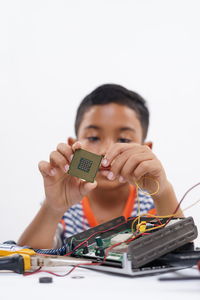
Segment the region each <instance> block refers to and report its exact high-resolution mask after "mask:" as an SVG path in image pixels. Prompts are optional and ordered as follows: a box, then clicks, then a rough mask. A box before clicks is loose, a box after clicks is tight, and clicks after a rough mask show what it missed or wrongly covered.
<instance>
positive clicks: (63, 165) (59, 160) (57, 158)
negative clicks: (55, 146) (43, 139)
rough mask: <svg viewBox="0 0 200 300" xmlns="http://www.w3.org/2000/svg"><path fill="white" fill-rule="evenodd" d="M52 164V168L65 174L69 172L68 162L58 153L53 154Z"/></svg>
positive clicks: (51, 156) (51, 155)
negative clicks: (58, 169) (56, 168)
mask: <svg viewBox="0 0 200 300" xmlns="http://www.w3.org/2000/svg"><path fill="white" fill-rule="evenodd" d="M50 164H51V166H52V167H58V168H60V169H61V170H62V171H63V172H67V171H68V169H69V162H68V160H67V159H66V158H65V157H64V156H63V155H62V154H61V153H60V152H58V151H53V152H51V154H50Z"/></svg>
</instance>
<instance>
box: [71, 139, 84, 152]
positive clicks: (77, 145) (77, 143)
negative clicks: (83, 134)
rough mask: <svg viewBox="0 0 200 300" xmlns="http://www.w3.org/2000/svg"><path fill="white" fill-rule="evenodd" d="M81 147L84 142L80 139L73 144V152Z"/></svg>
mask: <svg viewBox="0 0 200 300" xmlns="http://www.w3.org/2000/svg"><path fill="white" fill-rule="evenodd" d="M81 148H82V144H81V142H79V141H77V142H75V143H74V144H73V145H72V150H73V152H74V151H76V150H78V149H81Z"/></svg>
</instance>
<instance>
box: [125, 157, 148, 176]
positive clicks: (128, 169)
mask: <svg viewBox="0 0 200 300" xmlns="http://www.w3.org/2000/svg"><path fill="white" fill-rule="evenodd" d="M151 160H153V157H152V154H151V153H137V154H135V153H133V154H132V155H130V156H129V158H128V159H127V160H126V162H125V163H124V165H122V168H121V171H120V175H122V176H123V177H124V178H130V176H131V175H132V174H133V173H134V171H135V169H136V168H137V167H138V166H139V165H140V164H142V163H143V162H145V161H147V162H149V161H151Z"/></svg>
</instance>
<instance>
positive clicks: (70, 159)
mask: <svg viewBox="0 0 200 300" xmlns="http://www.w3.org/2000/svg"><path fill="white" fill-rule="evenodd" d="M73 156H74V154H72V155H71V156H70V158H69V161H70V162H71V161H72V158H73Z"/></svg>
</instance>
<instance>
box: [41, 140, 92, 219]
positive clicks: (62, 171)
mask: <svg viewBox="0 0 200 300" xmlns="http://www.w3.org/2000/svg"><path fill="white" fill-rule="evenodd" d="M80 148H81V144H80V143H79V142H76V143H75V144H74V145H73V146H72V147H71V146H69V145H67V144H64V143H61V144H59V145H58V146H57V149H56V151H53V152H52V153H51V154H50V159H49V162H46V161H41V162H40V163H39V165H38V167H39V170H40V172H41V174H42V176H43V179H44V188H45V195H46V200H45V204H46V205H48V206H49V207H50V208H51V209H53V210H54V211H55V212H56V211H57V212H63V213H64V212H65V211H66V210H67V209H68V208H69V207H71V206H72V205H73V204H76V203H78V202H79V201H81V199H82V198H83V196H85V195H86V194H87V193H88V192H89V191H91V190H92V189H94V188H95V187H96V185H97V183H96V182H94V183H90V182H84V181H83V180H80V179H79V178H76V177H72V176H70V175H69V174H67V171H68V169H69V164H70V161H71V159H72V156H73V153H74V151H75V150H76V149H80Z"/></svg>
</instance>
